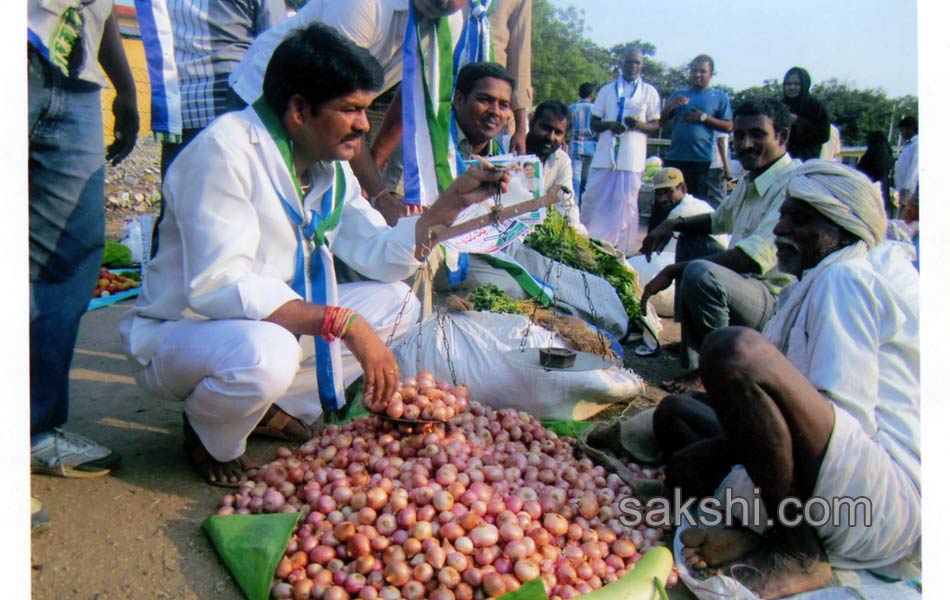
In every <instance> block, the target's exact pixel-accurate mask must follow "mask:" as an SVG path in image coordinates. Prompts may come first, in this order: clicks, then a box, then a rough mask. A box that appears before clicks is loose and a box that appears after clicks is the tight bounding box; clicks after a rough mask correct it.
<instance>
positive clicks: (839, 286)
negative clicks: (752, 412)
mask: <svg viewBox="0 0 950 600" xmlns="http://www.w3.org/2000/svg"><path fill="white" fill-rule="evenodd" d="M795 285H799V284H798V283H793V284H792V286H795ZM791 291H793V290H792V288H790V289H789V290H786V292H785V293H788V292H791ZM801 306H802V308H801V310H800V312H799V313H798V315H797V318H796V319H795V321H794V322H793V325H792V329H791V333H790V337H789V345H788V351H787V352H786V356H787V357H788V359H789V361H791V363H792V364H793V365H795V367H796V368H798V369H799V370H800V371H801V372H802V373H803V374H804V375H805V376H806V377H807V378H808V381H809V382H811V384H812V385H813V386H815V388H816V389H817V390H818V391H819V392H821V394H822V395H824V396H825V397H826V398H828V400H829V402H831V405H832V407H833V408H834V411H835V425H834V430H833V432H832V434H831V439H830V440H829V443H828V449H827V451H826V453H825V458H824V460H823V462H822V465H821V468H820V471H819V473H818V481H817V483H816V485H815V490H814V493H813V496H814V497H820V498H824V499H826V500H828V501H829V502H830V501H832V500H834V499H859V498H862V497H863V498H867V499H868V500H869V501H870V504H871V507H872V511H871V515H870V516H871V526H870V527H865V526H864V512H863V511H861V512H858V517H859V519H858V521H859V522H858V523H857V525H856V526H853V527H852V526H848V524H847V523H837V524H836V523H833V522H828V523H826V524H824V525H822V526H819V527H817V528H816V531H817V533H818V536H819V538H820V539H821V541H822V543H823V544H824V546H825V549H826V550H827V552H828V558H829V560H830V562H831V565H832V566H833V567H837V568H845V569H873V568H880V567H885V566H889V565H892V564H894V563H897V562H899V561H900V560H901V559H903V558H905V557H906V556H908V555H912V554H913V553H914V552H915V550H916V549H917V547H918V543H919V540H920V524H921V512H920V329H919V319H918V276H917V272H916V270H915V269H914V267H913V265H912V264H911V263H910V260H909V258H908V255H907V253H906V251H905V250H904V249H902V248H900V247H899V245H898V244H894V243H889V242H885V243H883V244H881V245H879V246H878V247H877V248H875V249H874V250H873V251H872V252H871V253H870V254H869V255H868V257H867V258H860V259H851V260H846V261H840V262H837V263H834V264H831V265H829V266H828V268H827V269H825V271H824V272H822V273H819V274H818V276H817V278H816V279H815V281H814V283H813V284H812V287H811V289H810V291H809V293H808V294H807V295H806V296H805V298H804V301H803V302H801ZM779 310H781V307H780V308H779ZM747 481H748V475H747V474H746V473H745V472H744V469H741V468H739V469H737V470H734V471H733V472H732V473H731V474H730V475H729V476H728V477H727V478H726V480H725V481H724V482H723V484H722V485H721V486H720V491H722V490H724V489H725V488H726V487H732V488H733V489H742V488H743V487H745V486H744V485H743V483H742V482H747ZM812 516H813V518H820V517H821V512H820V511H818V512H815V511H813V512H812ZM845 516H846V513H845Z"/></svg>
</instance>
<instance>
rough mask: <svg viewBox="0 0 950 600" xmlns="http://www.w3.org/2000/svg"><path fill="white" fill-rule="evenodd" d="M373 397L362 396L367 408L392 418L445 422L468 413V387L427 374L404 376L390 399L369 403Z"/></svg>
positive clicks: (368, 391) (370, 394)
mask: <svg viewBox="0 0 950 600" xmlns="http://www.w3.org/2000/svg"><path fill="white" fill-rule="evenodd" d="M372 397H373V395H372V393H370V390H367V393H366V394H364V395H363V403H364V405H365V406H366V409H367V410H369V411H370V412H374V413H376V414H379V415H386V416H387V417H389V418H391V419H404V420H406V421H440V422H443V423H444V422H446V421H448V420H450V419H453V418H455V416H456V415H458V414H461V413H463V412H465V411H466V410H468V388H467V387H465V386H464V385H458V386H453V385H452V384H451V383H449V382H447V381H438V380H436V378H435V376H434V375H432V373H430V372H428V371H420V372H419V374H418V375H417V376H415V377H404V378H403V379H402V381H401V382H400V384H399V391H397V392H396V393H395V394H393V397H392V398H390V399H389V400H385V399H384V400H377V401H371V400H368V398H372Z"/></svg>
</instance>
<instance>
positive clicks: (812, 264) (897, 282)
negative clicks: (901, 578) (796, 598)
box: [653, 160, 920, 598]
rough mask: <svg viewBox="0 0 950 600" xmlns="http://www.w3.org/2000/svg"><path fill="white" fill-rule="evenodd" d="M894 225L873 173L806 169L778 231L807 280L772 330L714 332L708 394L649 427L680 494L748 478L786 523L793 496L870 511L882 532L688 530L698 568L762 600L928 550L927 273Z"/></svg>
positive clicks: (787, 260) (782, 307)
mask: <svg viewBox="0 0 950 600" xmlns="http://www.w3.org/2000/svg"><path fill="white" fill-rule="evenodd" d="M885 229H886V217H885V215H884V210H883V207H882V206H881V201H880V197H879V195H878V194H877V192H876V190H875V188H874V187H873V185H872V184H871V182H870V180H868V179H867V178H866V177H865V176H864V175H862V174H860V173H858V172H857V171H855V170H853V169H850V168H849V167H846V166H844V165H841V164H840V163H836V162H832V161H821V160H812V161H809V162H808V163H806V164H804V165H802V166H801V167H799V168H798V169H797V170H796V171H795V172H794V173H793V175H792V177H791V180H790V181H789V183H788V194H787V197H786V200H785V201H784V202H783V204H782V207H781V218H780V219H779V221H778V223H777V224H776V225H775V235H776V244H777V246H778V260H779V267H780V268H781V269H782V270H783V271H785V272H787V273H789V274H791V275H794V276H796V277H798V278H799V281H798V282H796V283H793V284H792V285H790V286H788V288H786V289H785V290H784V291H783V292H782V295H781V296H780V298H779V306H778V311H777V313H776V315H775V317H774V318H773V319H772V320H771V321H769V323H768V325H767V326H766V328H765V330H764V331H763V333H762V334H759V333H758V332H756V331H754V330H752V329H749V328H744V327H727V328H723V329H719V330H717V331H714V332H713V333H711V334H710V335H709V336H708V337H707V339H706V342H705V343H704V344H703V347H702V353H701V355H700V361H699V365H700V374H701V376H702V380H703V384H704V385H705V387H706V390H707V391H708V394H707V395H705V397H703V396H668V397H666V398H665V399H664V400H663V401H662V402H661V403H660V405H659V406H658V408H657V410H656V413H655V414H654V417H653V423H654V429H655V433H656V436H657V439H658V440H659V442H660V444H661V449H662V451H663V453H664V455H665V456H667V457H669V458H668V463H667V471H666V473H667V476H666V485H667V486H668V488H669V489H673V488H675V487H680V488H682V489H683V491H684V495H690V496H692V495H695V496H700V497H702V496H708V495H710V494H712V493H713V492H714V490H715V488H716V486H717V484H719V481H720V480H721V479H722V478H723V477H724V476H725V480H724V481H722V483H721V486H720V487H719V491H717V492H716V493H717V495H720V497H721V494H722V493H724V491H725V489H726V488H731V489H732V490H733V493H738V492H737V490H739V489H742V487H743V486H742V485H740V484H739V482H740V480H745V481H746V482H748V481H749V479H751V482H752V484H754V485H755V486H757V487H758V488H760V490H761V501H762V502H763V503H764V509H765V512H766V513H767V514H768V516H769V517H770V518H773V519H776V520H778V519H779V518H781V517H782V516H784V517H787V518H794V517H796V516H799V515H801V509H800V508H796V507H788V506H786V510H785V511H784V513H783V515H782V514H780V513H779V505H780V502H781V501H782V499H784V498H789V497H796V498H798V499H800V500H801V501H802V502H804V501H806V500H807V499H809V498H812V497H817V498H823V499H825V500H827V501H829V502H830V501H831V500H832V499H835V498H841V499H844V498H851V499H858V498H861V497H864V498H867V499H868V500H869V501H870V507H871V508H870V509H868V510H870V511H871V514H870V515H869V516H870V519H869V522H870V526H865V518H864V515H865V511H864V510H862V509H860V508H859V510H858V512H857V515H856V516H857V517H858V518H857V520H856V525H855V526H851V525H850V524H839V526H835V524H833V523H830V522H829V523H827V524H824V525H819V526H817V527H815V528H812V527H810V526H808V525H799V526H797V527H789V526H785V525H782V524H777V525H776V526H774V527H772V528H771V529H768V530H767V531H766V530H765V528H764V527H756V524H751V525H752V529H755V531H753V530H752V529H747V528H734V529H721V528H720V529H700V528H691V529H687V530H684V532H683V533H682V535H681V540H682V542H683V543H684V545H685V547H686V548H685V550H684V555H685V556H686V557H687V562H688V563H689V564H691V565H693V566H695V567H698V568H706V567H726V569H725V572H726V573H727V574H729V573H731V574H732V575H733V576H734V577H737V578H738V579H739V580H740V581H742V582H743V583H744V584H745V585H746V586H747V587H749V588H750V589H752V590H753V591H755V592H757V593H759V594H761V595H762V597H763V598H776V597H780V596H786V595H792V594H795V593H799V592H804V591H807V590H811V589H816V588H819V587H824V586H826V585H827V584H828V583H829V581H830V578H831V567H832V566H833V567H840V568H847V569H875V568H883V567H886V566H890V565H894V564H896V563H899V562H901V561H902V559H905V558H906V557H908V556H909V555H911V556H912V555H913V554H914V553H915V552H916V551H917V550H918V549H919V540H920V433H919V429H920V417H919V414H920V379H919V372H920V369H919V365H920V362H919V359H920V345H919V320H918V277H917V272H916V271H915V270H914V268H913V266H912V265H911V263H910V260H909V258H908V256H907V255H906V254H905V253H904V251H903V250H901V249H896V248H894V246H893V243H891V242H884V243H882V242H883V240H884V232H885ZM869 250H870V251H869ZM732 465H741V466H742V467H743V468H736V469H733V470H732V471H731V472H730V467H731V466H732ZM727 473H728V476H727ZM750 487H751V486H750ZM746 489H749V488H746ZM799 506H801V505H799ZM796 511H797V512H796ZM818 512H821V511H818ZM812 515H813V518H820V516H815V513H814V512H813V513H812ZM786 523H787V521H786ZM730 567H731V568H730Z"/></svg>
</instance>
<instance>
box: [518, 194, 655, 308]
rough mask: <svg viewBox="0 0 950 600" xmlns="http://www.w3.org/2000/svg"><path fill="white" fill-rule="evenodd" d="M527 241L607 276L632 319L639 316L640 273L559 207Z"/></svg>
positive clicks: (549, 254)
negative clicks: (579, 227)
mask: <svg viewBox="0 0 950 600" xmlns="http://www.w3.org/2000/svg"><path fill="white" fill-rule="evenodd" d="M525 244H526V245H527V246H528V247H529V248H533V249H534V250H536V251H537V252H540V253H541V254H543V255H544V256H546V257H548V258H550V259H553V260H556V261H559V262H562V263H564V264H566V265H568V266H570V267H574V268H575V269H580V270H581V271H586V272H587V273H591V274H592V275H597V276H598V277H603V278H604V279H606V280H607V283H609V284H610V285H611V286H613V288H614V290H616V292H617V296H618V297H619V298H620V302H621V304H623V308H624V310H625V311H626V313H627V317H628V318H629V319H630V320H635V319H637V318H639V316H640V285H639V282H638V281H637V275H636V273H635V272H633V271H632V270H630V269H628V268H626V267H625V266H624V264H622V262H621V260H620V259H619V258H618V257H617V256H615V255H613V254H611V253H609V252H607V251H605V250H604V249H603V248H601V247H600V246H598V245H597V244H596V243H594V242H592V241H591V239H590V238H588V237H587V236H584V235H581V234H580V233H578V232H577V231H576V230H575V229H574V228H573V227H571V226H570V224H569V223H568V222H567V217H564V216H563V215H561V213H559V212H558V211H557V210H548V216H547V217H546V218H545V219H544V222H543V223H541V224H540V225H538V226H537V227H535V228H534V231H532V232H531V233H530V234H528V236H527V237H526V238H525Z"/></svg>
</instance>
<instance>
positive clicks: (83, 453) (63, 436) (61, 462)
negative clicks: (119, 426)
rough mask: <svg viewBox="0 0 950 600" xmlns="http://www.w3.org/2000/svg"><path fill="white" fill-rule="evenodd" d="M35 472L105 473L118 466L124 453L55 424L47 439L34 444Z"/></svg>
mask: <svg viewBox="0 0 950 600" xmlns="http://www.w3.org/2000/svg"><path fill="white" fill-rule="evenodd" d="M30 463H31V470H32V472H33V473H45V474H47V475H59V476H60V477H102V476H103V475H108V474H109V472H110V471H112V470H113V469H117V468H118V467H119V465H120V464H121V463H122V457H121V456H120V455H119V454H117V453H115V452H113V451H112V450H109V449H108V448H104V447H102V446H100V445H99V444H96V443H95V442H93V441H92V440H89V439H87V438H84V437H83V436H81V435H79V434H76V433H69V432H67V431H63V430H62V429H60V428H58V427H55V428H53V431H51V432H50V435H49V436H47V437H46V439H44V440H43V441H41V442H39V443H37V444H35V445H34V446H32V447H31V448H30Z"/></svg>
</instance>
